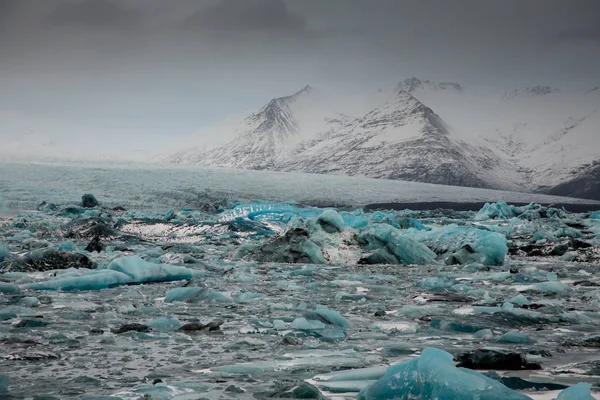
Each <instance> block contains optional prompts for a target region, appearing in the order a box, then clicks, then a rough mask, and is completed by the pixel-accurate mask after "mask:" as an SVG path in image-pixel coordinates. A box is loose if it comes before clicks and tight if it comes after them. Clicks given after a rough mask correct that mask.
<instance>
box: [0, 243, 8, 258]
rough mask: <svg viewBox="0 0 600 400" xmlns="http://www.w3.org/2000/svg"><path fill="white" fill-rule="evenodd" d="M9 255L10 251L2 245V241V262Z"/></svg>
mask: <svg viewBox="0 0 600 400" xmlns="http://www.w3.org/2000/svg"><path fill="white" fill-rule="evenodd" d="M8 257H10V252H9V251H8V249H7V248H6V247H4V246H3V245H2V243H0V262H2V261H4V260H5V259H7V258H8Z"/></svg>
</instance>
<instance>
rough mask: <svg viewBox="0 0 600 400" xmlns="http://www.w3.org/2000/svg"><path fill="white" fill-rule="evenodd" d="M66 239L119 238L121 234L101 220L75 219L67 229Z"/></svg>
mask: <svg viewBox="0 0 600 400" xmlns="http://www.w3.org/2000/svg"><path fill="white" fill-rule="evenodd" d="M65 228H66V229H67V233H66V235H65V237H66V238H69V239H90V240H92V239H95V238H99V239H102V238H110V237H114V236H118V235H119V232H118V231H117V230H116V229H115V228H113V227H112V226H110V225H109V224H108V223H107V222H105V221H103V220H102V219H100V218H88V219H79V218H78V219H74V220H72V221H71V222H70V223H68V224H67V226H66V227H65Z"/></svg>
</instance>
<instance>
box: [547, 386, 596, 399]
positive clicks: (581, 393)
mask: <svg viewBox="0 0 600 400" xmlns="http://www.w3.org/2000/svg"><path fill="white" fill-rule="evenodd" d="M591 389H592V385H590V384H589V383H578V384H577V385H575V386H571V387H570V388H568V389H565V390H563V391H562V392H560V393H559V394H558V397H557V398H556V400H595V398H594V397H592V394H591Z"/></svg>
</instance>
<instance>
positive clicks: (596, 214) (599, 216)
mask: <svg viewBox="0 0 600 400" xmlns="http://www.w3.org/2000/svg"><path fill="white" fill-rule="evenodd" d="M590 219H596V220H600V211H594V212H593V213H592V214H591V215H590Z"/></svg>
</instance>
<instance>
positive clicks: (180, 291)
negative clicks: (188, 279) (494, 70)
mask: <svg viewBox="0 0 600 400" xmlns="http://www.w3.org/2000/svg"><path fill="white" fill-rule="evenodd" d="M174 301H182V302H186V303H199V302H211V301H215V302H230V301H231V299H230V298H229V297H227V296H225V295H223V294H221V293H219V292H217V291H215V290H212V289H209V288H206V287H180V288H175V289H171V290H169V291H168V292H167V294H166V296H165V302H166V303H172V302H174Z"/></svg>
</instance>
